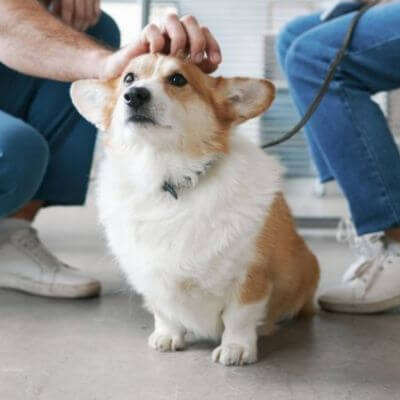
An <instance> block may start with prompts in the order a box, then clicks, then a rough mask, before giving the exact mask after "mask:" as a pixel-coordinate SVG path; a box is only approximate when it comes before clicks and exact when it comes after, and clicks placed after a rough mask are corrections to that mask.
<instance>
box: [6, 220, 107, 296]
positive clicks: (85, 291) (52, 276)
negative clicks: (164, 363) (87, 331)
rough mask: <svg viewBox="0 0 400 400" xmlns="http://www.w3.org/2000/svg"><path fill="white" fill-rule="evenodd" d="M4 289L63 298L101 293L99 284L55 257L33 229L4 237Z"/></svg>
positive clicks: (25, 229)
mask: <svg viewBox="0 0 400 400" xmlns="http://www.w3.org/2000/svg"><path fill="white" fill-rule="evenodd" d="M0 287H2V288H9V289H15V290H20V291H23V292H27V293H31V294H35V295H40V296H48V297H63V298H82V297H93V296H97V295H98V294H99V293H100V283H99V282H98V281H96V280H94V279H92V278H89V277H86V276H84V275H82V274H81V273H80V272H79V271H77V270H76V269H73V268H71V267H69V266H67V265H65V264H64V263H62V262H61V261H60V260H58V259H57V258H56V257H55V256H53V255H52V254H51V253H50V252H49V250H48V249H47V248H46V247H45V246H44V245H43V244H42V243H41V242H40V240H39V238H38V236H37V232H36V230H35V229H33V228H31V227H30V226H27V227H24V228H20V229H17V230H15V231H13V232H12V233H11V234H10V235H8V236H5V235H4V232H3V235H1V237H0Z"/></svg>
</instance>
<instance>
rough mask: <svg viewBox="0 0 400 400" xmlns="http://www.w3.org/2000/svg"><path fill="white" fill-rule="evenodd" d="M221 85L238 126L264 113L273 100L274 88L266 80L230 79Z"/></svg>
mask: <svg viewBox="0 0 400 400" xmlns="http://www.w3.org/2000/svg"><path fill="white" fill-rule="evenodd" d="M221 83H222V87H221V89H220V90H222V94H223V97H224V99H225V101H228V104H229V105H230V107H231V108H232V109H233V115H234V119H235V121H236V122H237V123H239V124H240V123H242V122H244V121H247V120H248V119H251V118H254V117H257V116H258V115H260V114H261V113H263V112H264V111H266V110H267V109H268V108H269V107H270V106H271V104H272V102H273V101H274V98H275V86H274V85H273V83H272V82H270V81H268V80H266V79H250V78H230V79H223V80H222V82H219V85H220V84H221Z"/></svg>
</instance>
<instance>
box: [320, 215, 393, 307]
mask: <svg viewBox="0 0 400 400" xmlns="http://www.w3.org/2000/svg"><path fill="white" fill-rule="evenodd" d="M342 224H343V223H342ZM345 224H348V222H347V223H345ZM342 228H343V226H342ZM346 230H347V232H346V233H345V234H344V235H343V236H342V237H341V238H340V237H339V238H340V239H347V240H349V241H350V244H351V246H352V247H354V248H355V249H356V251H357V254H358V258H357V260H356V261H355V262H354V263H353V264H351V266H350V267H349V268H348V270H347V271H346V272H345V274H344V276H343V280H342V283H341V284H340V285H338V286H336V287H333V288H331V289H328V290H326V291H325V292H324V293H323V294H322V295H321V296H320V297H319V304H320V306H321V308H323V309H325V310H327V311H335V312H342V313H351V314H372V313H378V312H383V311H387V310H390V309H391V308H394V307H397V306H400V243H398V242H394V241H391V240H389V239H387V238H385V237H384V236H383V235H382V234H374V235H365V236H363V237H357V235H356V233H355V230H354V227H352V228H350V229H349V225H347V226H346V229H345V231H346ZM341 234H343V229H342V231H341V233H340V234H339V236H340V235H341Z"/></svg>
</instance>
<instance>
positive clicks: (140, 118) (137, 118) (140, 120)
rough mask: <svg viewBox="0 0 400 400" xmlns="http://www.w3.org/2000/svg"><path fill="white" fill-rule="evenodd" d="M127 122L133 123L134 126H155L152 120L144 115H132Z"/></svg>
mask: <svg viewBox="0 0 400 400" xmlns="http://www.w3.org/2000/svg"><path fill="white" fill-rule="evenodd" d="M127 122H133V123H134V124H152V125H157V123H156V121H154V119H153V118H151V117H149V116H148V115H145V114H139V113H134V114H132V115H130V116H129V117H128V120H127Z"/></svg>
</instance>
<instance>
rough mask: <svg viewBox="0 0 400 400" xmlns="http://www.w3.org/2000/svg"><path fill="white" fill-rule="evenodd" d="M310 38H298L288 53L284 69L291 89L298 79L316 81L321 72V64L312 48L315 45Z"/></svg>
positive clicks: (304, 36)
mask: <svg viewBox="0 0 400 400" xmlns="http://www.w3.org/2000/svg"><path fill="white" fill-rule="evenodd" d="M308 36H309V35H303V36H300V37H299V38H297V39H296V40H295V41H294V42H293V43H292V44H291V46H290V48H289V50H288V51H287V53H286V58H285V65H284V68H285V72H286V75H287V77H288V80H289V83H290V86H291V87H293V86H294V84H295V81H296V79H301V80H312V81H314V80H315V79H314V78H318V75H319V71H321V69H320V68H319V67H320V65H319V64H320V62H319V60H318V59H317V57H316V54H315V52H314V50H313V48H312V46H313V43H312V41H310V40H309V38H308ZM321 72H322V71H321Z"/></svg>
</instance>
